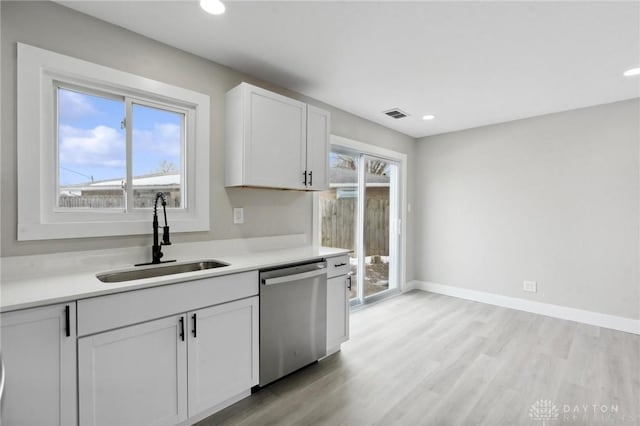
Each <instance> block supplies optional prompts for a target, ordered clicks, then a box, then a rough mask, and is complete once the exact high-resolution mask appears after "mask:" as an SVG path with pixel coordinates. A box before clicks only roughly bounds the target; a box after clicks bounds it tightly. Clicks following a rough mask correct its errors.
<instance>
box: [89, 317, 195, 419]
mask: <svg viewBox="0 0 640 426" xmlns="http://www.w3.org/2000/svg"><path fill="white" fill-rule="evenodd" d="M186 328H187V324H186V318H185V316H184V315H179V316H173V317H169V318H163V319H159V320H155V321H150V322H146V323H142V324H139V325H134V326H130V327H125V328H121V329H117V330H114V331H108V332H104V333H99V334H95V335H93V336H87V337H82V338H80V339H78V390H79V412H80V422H79V423H80V424H81V425H83V426H84V425H104V426H117V425H123V426H124V425H127V426H130V425H150V424H153V425H175V424H176V423H179V422H181V421H184V420H186V418H187V371H186V369H187V342H186V333H187V330H186ZM181 336H184V338H183V337H181Z"/></svg>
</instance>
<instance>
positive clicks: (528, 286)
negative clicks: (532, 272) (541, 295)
mask: <svg viewBox="0 0 640 426" xmlns="http://www.w3.org/2000/svg"><path fill="white" fill-rule="evenodd" d="M522 290H524V291H526V292H529V293H536V292H537V291H538V283H537V282H535V281H524V282H523V283H522Z"/></svg>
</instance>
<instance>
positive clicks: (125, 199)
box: [56, 84, 186, 211]
mask: <svg viewBox="0 0 640 426" xmlns="http://www.w3.org/2000/svg"><path fill="white" fill-rule="evenodd" d="M56 86H57V87H56V92H57V108H58V110H57V117H58V123H57V148H58V149H57V152H58V168H59V170H58V191H57V194H58V199H57V207H58V208H59V209H82V208H84V209H122V210H125V211H126V210H131V209H135V208H151V207H153V203H154V201H155V195H156V194H157V193H158V192H162V193H164V194H165V197H166V199H167V207H169V208H185V202H184V200H183V197H182V195H183V194H184V190H183V186H184V178H183V176H182V170H184V166H183V165H182V157H183V156H182V151H183V148H184V145H185V136H186V135H185V132H184V121H185V114H186V113H185V112H184V111H181V110H177V109H171V108H170V107H168V106H158V105H154V104H150V103H143V101H140V100H134V99H130V98H127V97H123V96H118V97H115V96H109V95H101V94H95V93H89V92H90V90H89V89H84V88H68V87H66V86H65V85H62V84H56ZM127 105H131V108H127ZM128 127H131V132H128V131H127V128H128ZM128 152H130V153H131V155H130V156H128V155H127V153H128ZM129 157H130V158H129ZM129 171H131V173H129ZM128 182H130V183H131V184H128Z"/></svg>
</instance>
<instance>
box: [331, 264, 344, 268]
mask: <svg viewBox="0 0 640 426" xmlns="http://www.w3.org/2000/svg"><path fill="white" fill-rule="evenodd" d="M333 266H334V267H336V268H339V267H341V266H347V264H346V263H336V264H335V265H333Z"/></svg>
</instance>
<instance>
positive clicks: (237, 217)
mask: <svg viewBox="0 0 640 426" xmlns="http://www.w3.org/2000/svg"><path fill="white" fill-rule="evenodd" d="M233 223H235V224H240V223H244V209H243V208H242V207H234V208H233Z"/></svg>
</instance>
